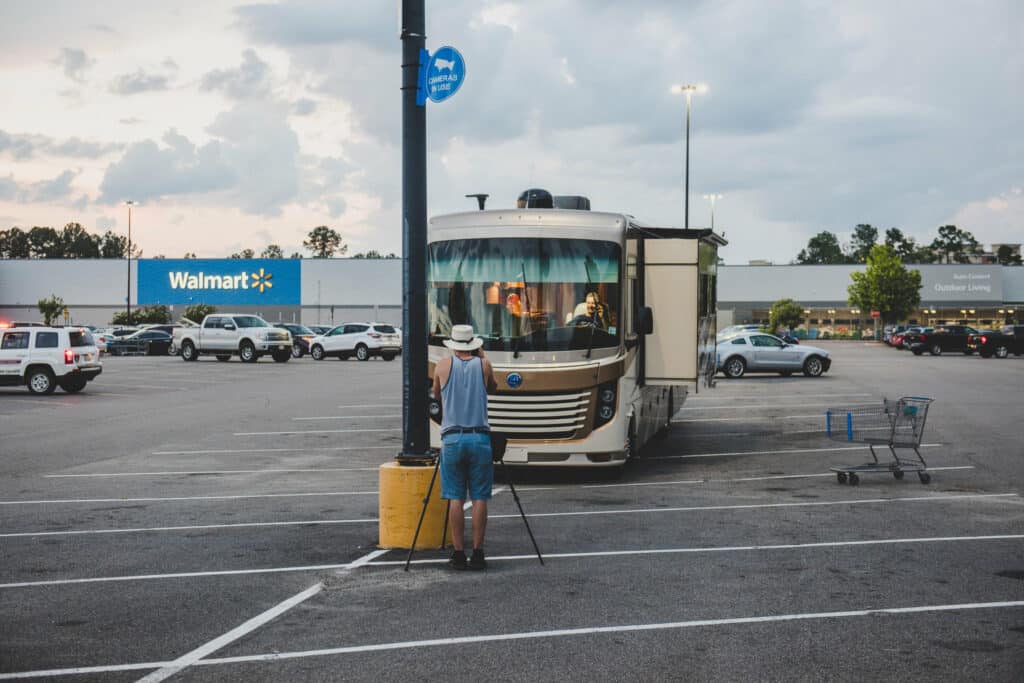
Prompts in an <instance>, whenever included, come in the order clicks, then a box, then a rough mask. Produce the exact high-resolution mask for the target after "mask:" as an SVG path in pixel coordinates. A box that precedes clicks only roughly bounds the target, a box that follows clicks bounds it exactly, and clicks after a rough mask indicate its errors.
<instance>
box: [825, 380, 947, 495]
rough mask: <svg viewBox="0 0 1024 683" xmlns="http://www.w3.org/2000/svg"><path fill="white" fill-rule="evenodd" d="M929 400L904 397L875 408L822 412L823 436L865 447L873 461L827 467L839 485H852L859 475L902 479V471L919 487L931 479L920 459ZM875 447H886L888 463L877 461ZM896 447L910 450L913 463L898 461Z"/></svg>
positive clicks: (858, 481)
mask: <svg viewBox="0 0 1024 683" xmlns="http://www.w3.org/2000/svg"><path fill="white" fill-rule="evenodd" d="M931 403H932V399H930V398H924V397H921V396H904V397H903V398H900V399H898V400H896V401H890V400H888V399H883V400H882V404H881V405H879V406H858V407H850V408H829V409H828V410H827V411H826V412H825V421H826V427H825V429H826V433H827V434H828V437H829V438H830V439H834V440H837V441H846V442H860V443H864V444H867V446H868V448H869V449H870V450H871V457H872V458H874V462H868V463H864V464H862V465H846V466H841V467H833V468H831V469H832V471H833V472H835V473H836V479H837V480H838V481H839V483H840V484H846V483H849V484H850V485H851V486H856V485H857V484H859V483H860V475H862V474H879V473H889V474H892V476H893V477H895V478H896V479H902V478H903V474H904V472H917V476H918V478H919V479H920V480H921V483H922V484H927V483H929V482H930V481H931V480H932V477H931V475H930V474H929V473H928V464H927V463H926V462H925V461H924V458H923V457H922V456H921V451H920V446H921V437H922V436H923V435H924V424H925V420H926V418H927V417H928V406H929V405H931ZM875 446H887V447H888V448H889V452H890V453H892V462H885V463H883V462H881V461H879V459H878V453H877V452H875ZM897 448H903V449H913V451H914V453H915V454H916V455H917V460H916V461H914V460H912V459H909V458H908V457H903V458H900V456H899V455H898V454H897V453H896V449H897Z"/></svg>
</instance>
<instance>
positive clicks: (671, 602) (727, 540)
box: [0, 342, 1024, 681]
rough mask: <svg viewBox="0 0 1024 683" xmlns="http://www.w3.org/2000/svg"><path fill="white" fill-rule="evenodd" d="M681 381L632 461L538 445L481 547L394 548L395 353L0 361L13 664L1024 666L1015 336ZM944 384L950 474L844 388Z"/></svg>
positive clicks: (545, 670) (1, 644) (944, 461)
mask: <svg viewBox="0 0 1024 683" xmlns="http://www.w3.org/2000/svg"><path fill="white" fill-rule="evenodd" d="M817 344H818V345H820V346H824V347H826V348H828V349H829V350H830V351H831V352H832V353H833V355H834V359H835V360H834V362H833V365H832V369H831V371H830V372H829V373H827V374H826V375H825V376H824V377H821V378H818V379H808V378H803V377H790V378H782V377H779V376H768V375H765V376H758V375H750V376H747V377H744V378H742V379H740V380H720V381H719V383H718V386H717V388H715V389H713V390H710V391H704V392H701V393H700V394H699V395H697V396H693V397H691V399H690V400H689V401H688V402H687V403H686V405H685V406H684V408H683V409H682V410H681V411H680V412H679V413H678V414H677V415H676V417H675V419H674V426H673V430H672V432H671V434H670V435H669V436H668V438H666V439H664V440H662V441H658V442H655V444H654V445H653V446H652V447H651V448H649V449H647V450H646V451H645V452H644V453H643V454H642V457H639V458H638V459H636V460H634V461H633V462H631V463H629V465H628V466H627V467H626V469H625V471H624V472H623V473H622V476H621V478H618V479H610V478H608V477H602V476H596V475H592V474H588V473H585V472H570V473H565V472H536V471H533V472H521V471H517V472H516V473H515V474H514V475H513V476H515V479H514V481H515V482H516V484H517V486H516V488H517V490H518V491H519V492H520V494H521V499H522V503H523V505H524V507H525V509H526V511H527V513H528V514H529V515H530V520H531V526H532V528H533V531H534V534H535V535H536V537H537V541H538V543H539V545H540V548H541V550H542V551H543V552H544V554H545V560H546V564H545V565H544V566H540V564H539V563H538V562H537V559H536V557H535V556H534V555H533V554H532V547H531V545H530V542H529V538H528V536H527V535H526V531H525V529H524V526H523V524H522V520H521V519H520V518H519V514H518V511H517V509H516V507H515V504H514V501H513V499H512V497H511V496H510V495H509V493H508V490H507V486H506V485H504V484H503V483H501V482H499V483H498V484H497V487H498V488H497V493H496V495H495V498H494V501H493V506H492V511H491V512H492V517H491V523H490V525H489V529H488V544H487V549H488V555H489V562H490V568H489V569H488V570H487V571H486V572H458V573H456V572H452V571H449V570H448V569H447V568H446V566H445V564H444V559H445V554H444V553H442V552H440V551H430V552H422V553H418V554H417V559H416V563H415V564H414V566H413V570H412V571H410V572H408V573H405V572H403V571H402V570H401V566H400V565H401V564H402V562H403V561H404V556H405V554H404V553H403V552H400V551H391V552H385V551H378V550H376V548H375V543H376V538H377V519H376V518H377V469H378V467H379V465H380V464H381V463H383V462H386V461H388V460H389V459H390V458H392V457H393V455H394V454H395V453H396V452H397V450H398V449H399V447H400V444H401V429H400V427H401V418H400V413H401V405H400V390H401V363H400V362H394V363H385V362H382V361H379V360H375V361H370V362H366V363H359V362H356V361H347V362H339V361H323V362H319V363H317V362H315V361H312V360H311V359H309V358H304V359H301V360H298V361H292V362H289V363H286V364H281V365H279V364H275V363H273V362H271V361H269V359H264V360H262V361H261V362H259V363H258V364H256V365H244V364H242V363H239V362H238V361H237V359H236V360H233V361H232V362H231V363H227V364H222V363H217V362H215V361H213V359H202V360H201V361H200V362H198V363H183V362H182V361H181V360H180V359H177V358H170V357H168V358H145V357H138V358H132V357H126V358H120V357H119V358H109V359H107V360H106V361H105V369H104V373H103V375H102V376H101V377H100V378H99V379H98V380H96V381H95V382H94V383H93V384H91V385H90V386H89V388H88V389H86V391H85V392H84V393H82V394H79V395H67V394H64V393H62V392H60V391H58V392H57V393H56V394H54V395H52V396H49V397H39V396H33V395H31V394H29V393H28V392H27V391H26V390H24V389H0V468H2V473H3V476H2V477H0V548H2V557H3V562H2V563H0V680H7V679H15V678H24V677H29V676H32V677H37V678H42V679H44V680H45V679H51V680H73V681H83V680H103V681H121V680H125V681H128V680H139V679H142V678H143V677H145V676H149V675H152V676H151V677H150V678H149V679H147V680H163V679H164V678H168V677H169V678H171V679H173V680H189V681H214V680H218V681H219V680H225V681H228V680H230V681H238V680H247V681H251V680H268V681H269V680H274V681H337V680H365V679H368V678H371V677H372V678H375V679H384V680H410V679H412V680H422V679H428V678H429V679H440V678H442V677H443V678H445V679H451V680H467V679H480V678H500V679H515V680H550V679H563V680H584V679H597V680H624V681H634V680H635V681H641V680H644V681H647V680H664V679H686V680H815V681H817V680H871V679H887V680H892V679H900V680H929V681H932V680H964V679H972V680H977V679H985V680H988V681H1004V680H1005V681H1019V680H1020V677H1021V672H1022V671H1024V499H1022V498H1021V492H1022V476H1021V475H1022V473H1024V465H1022V464H1021V459H1022V456H1024V444H1022V440H1021V436H1020V434H1021V422H1022V419H1024V409H1022V392H1021V387H1022V386H1024V358H1013V357H1011V358H1008V359H1005V360H986V359H981V358H978V357H976V356H975V357H964V356H950V355H943V356H941V357H930V356H922V357H914V356H912V355H910V354H909V353H907V352H897V351H895V350H892V349H889V348H887V347H884V346H882V345H868V344H862V343H859V342H846V343H831V344H829V343H827V342H826V343H822V342H818V343H817ZM901 395H925V396H930V397H933V398H935V403H934V404H933V406H932V410H931V412H930V414H929V416H928V423H927V427H926V431H925V437H924V446H923V448H922V453H923V454H924V456H925V458H926V459H927V460H928V463H929V466H930V468H931V472H932V482H931V484H930V485H928V486H924V485H922V484H921V483H920V482H919V481H918V479H917V478H916V477H914V476H913V475H909V476H907V477H906V478H904V479H903V480H901V481H897V480H895V479H894V478H893V477H891V476H882V475H875V476H870V475H866V476H864V477H863V478H862V479H861V483H860V485H859V486H856V487H853V486H848V485H846V486H842V485H839V484H838V483H837V482H836V479H835V475H834V474H832V473H831V472H829V467H832V466H835V465H841V464H852V463H858V462H863V461H864V460H865V459H866V458H867V457H868V452H867V450H866V448H863V447H861V446H860V445H859V444H856V443H854V444H848V443H840V442H835V441H830V440H828V439H826V438H825V437H824V434H823V431H824V426H823V413H824V411H825V408H826V407H827V406H856V405H862V404H873V403H876V402H878V401H880V399H881V398H882V397H883V396H888V397H897V396H901Z"/></svg>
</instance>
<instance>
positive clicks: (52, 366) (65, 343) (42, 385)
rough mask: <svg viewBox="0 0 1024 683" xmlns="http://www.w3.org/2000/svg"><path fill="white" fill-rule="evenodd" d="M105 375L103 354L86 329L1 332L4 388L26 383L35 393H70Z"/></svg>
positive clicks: (0, 382) (0, 372)
mask: <svg viewBox="0 0 1024 683" xmlns="http://www.w3.org/2000/svg"><path fill="white" fill-rule="evenodd" d="M101 372H103V363H101V362H100V351H99V349H98V348H96V343H95V342H94V341H93V338H92V334H91V333H90V332H89V330H87V329H85V328H84V327H11V328H7V329H0V386H17V385H20V384H24V385H26V386H27V387H28V390H29V391H31V392H32V393H33V394H52V393H53V391H54V389H56V388H57V387H58V386H59V387H60V388H61V389H63V390H64V391H66V392H68V393H69V394H74V393H77V392H79V391H81V390H82V389H84V388H85V385H86V384H87V383H88V382H91V381H92V380H94V379H95V378H96V377H97V376H98V375H99V374H100V373H101Z"/></svg>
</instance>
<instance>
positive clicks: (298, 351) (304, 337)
mask: <svg viewBox="0 0 1024 683" xmlns="http://www.w3.org/2000/svg"><path fill="white" fill-rule="evenodd" d="M274 327H280V328H282V329H285V330H288V331H289V332H290V333H291V335H292V358H302V357H303V356H304V355H306V354H307V353H309V342H311V341H312V340H313V337H315V336H316V333H315V332H313V330H311V329H309V328H308V327H306V326H305V325H296V324H294V323H274ZM328 331H330V330H328Z"/></svg>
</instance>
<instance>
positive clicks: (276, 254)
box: [260, 244, 284, 258]
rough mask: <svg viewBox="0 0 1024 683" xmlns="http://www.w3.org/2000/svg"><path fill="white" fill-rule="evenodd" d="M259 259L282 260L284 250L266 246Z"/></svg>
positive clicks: (275, 246) (270, 245)
mask: <svg viewBox="0 0 1024 683" xmlns="http://www.w3.org/2000/svg"><path fill="white" fill-rule="evenodd" d="M260 258H284V250H283V249H281V247H280V246H278V245H276V244H268V245H267V248H266V249H264V250H263V253H261V254H260Z"/></svg>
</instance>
